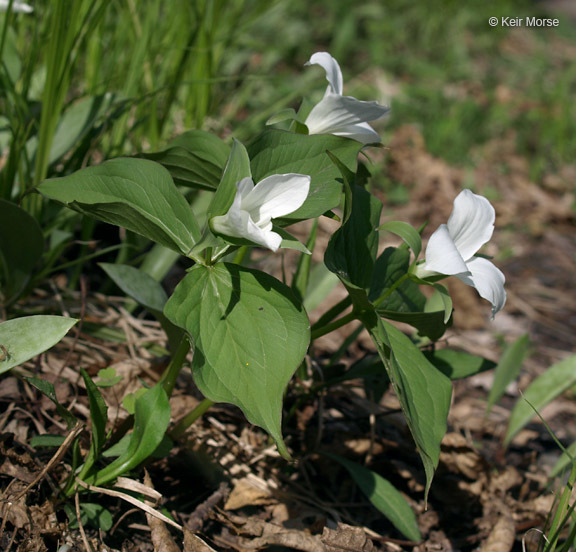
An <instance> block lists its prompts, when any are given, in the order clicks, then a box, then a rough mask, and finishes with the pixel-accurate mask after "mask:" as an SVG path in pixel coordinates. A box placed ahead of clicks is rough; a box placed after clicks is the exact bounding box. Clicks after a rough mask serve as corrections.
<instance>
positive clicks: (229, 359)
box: [164, 263, 310, 456]
mask: <svg viewBox="0 0 576 552" xmlns="http://www.w3.org/2000/svg"><path fill="white" fill-rule="evenodd" d="M164 312H165V314H166V316H167V317H168V318H169V319H170V320H171V321H172V322H173V323H174V324H176V325H178V326H180V327H182V328H185V329H186V330H187V331H188V332H189V334H190V336H191V337H192V338H193V340H194V359H193V364H192V370H193V373H194V379H195V381H196V384H197V385H198V387H199V388H200V390H201V391H202V393H203V394H204V395H205V396H206V397H207V398H208V399H210V400H212V401H214V402H227V403H232V404H235V405H236V406H238V407H239V408H241V409H242V411H243V412H244V414H245V415H246V417H247V418H248V420H249V421H250V422H251V423H253V424H255V425H258V426H260V427H262V428H264V429H265V430H266V431H268V433H269V434H270V435H271V436H272V437H273V438H274V439H275V441H276V442H277V444H278V448H279V451H280V452H281V453H282V454H283V455H284V456H288V453H287V451H286V448H285V445H284V442H283V438H282V429H281V423H282V397H283V393H284V390H285V388H286V385H287V384H288V381H289V380H290V378H291V377H292V375H293V374H294V372H295V371H296V369H297V368H298V366H299V365H300V363H301V362H302V359H303V358H304V355H305V354H306V350H307V348H308V344H309V341H310V330H309V321H308V317H307V315H306V312H305V311H304V309H303V308H302V307H301V306H299V305H298V303H297V302H296V301H295V299H294V295H293V292H292V290H290V288H288V287H287V286H286V285H284V284H282V283H281V282H279V281H278V280H276V279H275V278H273V277H272V276H269V275H268V274H265V273H263V272H260V271H257V270H252V269H248V268H244V267H241V266H238V265H234V264H228V263H219V264H217V265H216V266H212V267H204V266H196V267H194V268H193V269H192V270H191V271H190V272H189V273H188V274H187V275H186V277H185V278H184V279H183V280H182V281H181V282H180V284H178V287H177V288H176V290H175V291H174V294H173V295H172V297H171V298H170V299H169V300H168V303H167V304H166V307H165V309H164Z"/></svg>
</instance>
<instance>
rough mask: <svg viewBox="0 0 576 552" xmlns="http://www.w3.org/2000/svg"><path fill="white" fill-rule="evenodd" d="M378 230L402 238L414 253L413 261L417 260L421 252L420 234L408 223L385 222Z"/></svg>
mask: <svg viewBox="0 0 576 552" xmlns="http://www.w3.org/2000/svg"><path fill="white" fill-rule="evenodd" d="M378 230H384V231H385V232H391V233H392V234H396V235H397V236H399V237H400V238H402V239H403V240H404V241H405V242H406V244H407V245H408V247H409V248H410V249H412V251H413V252H414V259H417V258H418V255H420V251H421V250H422V239H421V238H420V234H418V232H417V231H416V230H415V229H414V228H413V227H412V226H410V225H409V224H408V223H406V222H400V221H390V222H385V223H384V224H383V225H382V226H380V228H378Z"/></svg>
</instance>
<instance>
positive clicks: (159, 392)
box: [94, 385, 170, 485]
mask: <svg viewBox="0 0 576 552" xmlns="http://www.w3.org/2000/svg"><path fill="white" fill-rule="evenodd" d="M169 423H170V403H169V401H168V397H167V396H166V393H165V391H164V389H163V388H162V385H155V386H154V387H152V388H151V389H148V390H147V391H146V392H145V393H144V394H143V395H141V396H140V397H138V398H137V399H136V407H135V411H134V431H133V432H132V436H131V438H130V444H129V445H128V448H127V449H126V451H125V452H124V453H123V454H122V455H121V456H119V457H118V458H117V459H116V460H114V462H112V463H111V464H109V465H108V466H106V467H105V468H104V469H102V470H100V471H99V472H98V473H97V474H96V476H95V478H94V484H95V485H102V484H104V483H107V482H108V481H111V480H112V479H115V478H116V477H119V476H121V475H122V474H124V473H126V472H128V471H130V470H132V469H134V468H135V467H136V466H138V464H140V463H141V462H143V461H144V460H146V458H148V457H149V456H150V455H151V454H152V453H153V452H154V451H155V450H156V448H157V447H158V445H159V444H160V443H161V442H162V439H163V438H164V434H165V433H166V429H167V428H168V424H169Z"/></svg>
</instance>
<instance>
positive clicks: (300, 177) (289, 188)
mask: <svg viewBox="0 0 576 552" xmlns="http://www.w3.org/2000/svg"><path fill="white" fill-rule="evenodd" d="M309 190H310V177H309V176H308V175H304V174H294V173H289V174H273V175H272V176H268V177H267V178H265V179H264V180H262V181H261V182H258V184H256V186H255V187H254V189H253V190H252V191H251V192H250V193H249V194H248V195H247V196H246V197H245V198H243V200H242V209H245V210H246V211H248V212H249V213H250V216H251V217H252V219H253V220H254V222H255V223H256V224H258V225H259V226H262V224H263V223H264V222H269V221H270V219H273V218H277V217H283V216H284V215H288V214H289V213H293V212H294V211H296V209H299V208H300V207H301V206H302V204H303V203H304V202H305V201H306V197H308V191H309Z"/></svg>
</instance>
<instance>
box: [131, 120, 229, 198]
mask: <svg viewBox="0 0 576 552" xmlns="http://www.w3.org/2000/svg"><path fill="white" fill-rule="evenodd" d="M229 154H230V148H229V147H228V146H227V145H226V144H225V143H224V142H223V141H222V140H221V139H220V138H218V137H217V136H215V135H214V134H211V133H209V132H205V131H202V130H191V131H189V132H185V133H184V134H182V135H180V136H178V137H177V138H176V139H175V140H172V142H170V144H169V147H168V148H167V149H166V150H164V151H160V152H157V153H142V154H140V155H139V157H142V158H144V159H150V160H151V161H156V163H160V164H161V165H162V166H163V167H165V168H166V169H167V170H168V171H169V172H170V174H171V175H172V178H173V179H174V182H175V183H176V184H178V185H179V186H188V187H191V188H198V189H204V190H215V189H216V188H217V186H218V183H219V182H220V179H221V178H222V172H223V170H224V166H225V165H226V160H227V159H228V155H229Z"/></svg>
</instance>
